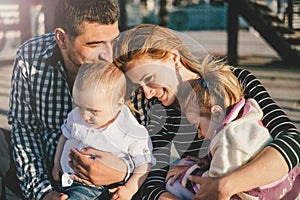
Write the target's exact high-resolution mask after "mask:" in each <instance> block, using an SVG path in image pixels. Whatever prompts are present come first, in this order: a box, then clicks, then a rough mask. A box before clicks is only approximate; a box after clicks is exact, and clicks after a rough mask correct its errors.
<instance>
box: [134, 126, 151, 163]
mask: <svg viewBox="0 0 300 200" xmlns="http://www.w3.org/2000/svg"><path fill="white" fill-rule="evenodd" d="M137 130H138V131H139V133H138V134H141V133H143V135H144V137H143V138H139V139H137V140H136V141H135V142H134V144H132V145H131V146H130V147H129V149H130V153H129V154H130V155H131V157H132V160H133V161H134V165H135V167H138V166H140V165H142V164H145V163H149V164H151V165H155V163H156V160H155V158H154V156H153V154H152V152H153V147H152V142H151V139H150V137H148V131H147V130H146V129H145V128H144V127H143V129H141V128H138V129H137Z"/></svg>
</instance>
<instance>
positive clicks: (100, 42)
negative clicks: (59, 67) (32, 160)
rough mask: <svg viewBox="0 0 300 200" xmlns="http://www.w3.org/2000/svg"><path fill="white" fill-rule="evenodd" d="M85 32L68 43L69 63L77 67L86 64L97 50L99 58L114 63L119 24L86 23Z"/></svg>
mask: <svg viewBox="0 0 300 200" xmlns="http://www.w3.org/2000/svg"><path fill="white" fill-rule="evenodd" d="M81 29H82V30H83V32H82V33H81V34H80V35H79V36H77V37H76V38H75V39H74V40H73V41H72V40H70V37H69V42H67V43H66V54H67V56H66V57H67V58H66V59H68V60H69V62H71V63H72V64H73V65H75V66H76V67H78V68H79V67H80V65H81V64H82V63H83V62H84V60H85V59H86V58H87V57H88V56H89V55H91V53H92V52H93V50H95V49H96V48H97V53H98V55H97V58H98V59H104V60H107V61H112V57H113V55H112V53H113V44H114V40H115V39H116V38H117V37H118V35H119V29H118V22H116V23H114V24H111V25H101V24H98V23H89V22H84V23H83V24H82V27H81Z"/></svg>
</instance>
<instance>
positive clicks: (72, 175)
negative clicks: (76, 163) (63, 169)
mask: <svg viewBox="0 0 300 200" xmlns="http://www.w3.org/2000/svg"><path fill="white" fill-rule="evenodd" d="M70 177H71V178H72V179H73V180H74V181H77V182H80V183H83V184H86V185H93V183H92V182H90V181H88V180H87V179H84V178H81V177H79V176H77V175H76V174H71V175H70Z"/></svg>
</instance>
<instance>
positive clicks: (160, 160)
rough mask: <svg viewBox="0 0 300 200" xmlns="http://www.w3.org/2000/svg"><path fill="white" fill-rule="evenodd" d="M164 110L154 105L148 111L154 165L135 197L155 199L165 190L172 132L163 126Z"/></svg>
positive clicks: (148, 127)
mask: <svg viewBox="0 0 300 200" xmlns="http://www.w3.org/2000/svg"><path fill="white" fill-rule="evenodd" d="M166 117H167V116H166V112H165V109H164V108H163V107H162V106H159V105H154V106H153V107H152V108H151V112H150V113H149V118H150V119H151V120H150V124H149V125H148V126H147V129H148V132H149V135H150V137H151V140H152V144H153V155H154V157H155V159H156V165H154V166H151V169H150V172H149V175H148V177H147V179H146V181H145V182H144V184H143V185H142V187H141V188H140V190H139V193H140V195H141V197H140V198H137V199H145V200H156V199H158V198H159V196H160V195H161V194H162V193H164V192H166V189H165V177H166V175H167V172H168V170H169V161H170V148H171V141H172V139H173V138H174V136H175V135H174V134H170V133H168V131H167V130H166V129H165V128H164V125H165V120H166Z"/></svg>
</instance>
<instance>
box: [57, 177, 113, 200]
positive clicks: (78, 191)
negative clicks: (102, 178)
mask: <svg viewBox="0 0 300 200" xmlns="http://www.w3.org/2000/svg"><path fill="white" fill-rule="evenodd" d="M60 190H61V192H63V193H65V194H67V195H68V200H78V199H80V200H92V199H101V200H106V199H107V200H110V198H111V194H110V193H109V191H108V188H107V187H104V186H95V187H91V186H88V185H84V184H82V183H79V182H76V181H74V182H73V184H72V185H71V186H70V187H64V188H63V187H61V186H60Z"/></svg>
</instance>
